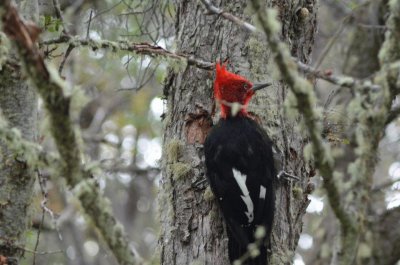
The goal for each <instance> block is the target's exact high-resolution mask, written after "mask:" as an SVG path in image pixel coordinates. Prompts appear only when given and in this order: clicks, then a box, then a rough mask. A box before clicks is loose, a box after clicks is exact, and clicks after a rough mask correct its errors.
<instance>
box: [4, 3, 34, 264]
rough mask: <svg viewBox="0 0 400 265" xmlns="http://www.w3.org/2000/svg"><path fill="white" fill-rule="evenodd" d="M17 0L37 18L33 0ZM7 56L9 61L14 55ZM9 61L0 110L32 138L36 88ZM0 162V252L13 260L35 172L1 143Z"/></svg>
mask: <svg viewBox="0 0 400 265" xmlns="http://www.w3.org/2000/svg"><path fill="white" fill-rule="evenodd" d="M20 2H21V1H17V3H19V4H20V5H21V8H20V11H21V14H24V15H25V17H26V18H27V19H30V20H33V21H37V16H38V7H37V4H38V3H37V1H34V0H33V1H28V2H26V3H25V5H23V6H22V4H21V3H20ZM3 41H4V39H3V40H1V42H3ZM0 45H4V43H0ZM10 52H11V53H10V54H12V51H10ZM8 58H9V59H10V61H12V60H13V58H14V57H13V56H12V55H10V56H9V57H8ZM10 61H7V62H5V64H4V65H2V66H1V67H0V108H1V112H2V115H3V117H4V118H5V119H6V120H7V122H8V124H9V126H10V127H15V128H18V129H19V130H20V131H21V134H22V137H23V138H25V139H26V140H29V141H35V140H36V122H37V96H36V91H35V89H34V88H32V86H30V85H28V84H27V83H26V80H25V78H24V77H23V75H22V73H21V69H20V67H19V66H18V65H14V64H13V63H9V62H10ZM0 166H1V168H0V256H4V257H8V262H9V263H8V264H14V263H15V264H17V263H18V260H19V258H20V257H21V256H22V254H23V247H24V245H25V235H24V233H25V232H26V230H27V229H28V227H29V226H30V218H29V206H30V203H31V199H32V194H33V183H34V181H35V174H34V170H33V169H32V168H31V167H29V166H28V164H27V163H26V162H25V161H24V159H21V158H20V159H19V158H18V157H16V156H15V154H13V153H12V152H10V151H9V150H8V149H7V148H6V147H5V146H4V145H1V156H0Z"/></svg>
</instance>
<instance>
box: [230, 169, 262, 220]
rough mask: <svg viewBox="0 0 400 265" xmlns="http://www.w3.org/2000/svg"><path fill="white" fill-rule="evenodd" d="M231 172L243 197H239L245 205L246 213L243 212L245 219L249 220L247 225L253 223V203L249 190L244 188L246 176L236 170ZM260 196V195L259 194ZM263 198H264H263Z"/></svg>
mask: <svg viewBox="0 0 400 265" xmlns="http://www.w3.org/2000/svg"><path fill="white" fill-rule="evenodd" d="M232 171H233V177H234V178H235V180H236V182H237V184H238V185H239V188H240V190H241V191H242V193H243V195H242V196H240V197H241V198H242V200H243V201H244V203H245V204H246V207H247V212H245V214H246V216H247V218H248V219H249V223H251V222H253V220H254V212H253V211H254V205H253V201H252V200H251V198H250V193H249V190H248V189H247V186H246V178H247V176H246V175H243V174H242V173H240V172H239V171H238V170H236V169H234V168H233V169H232ZM260 196H261V194H260ZM264 197H265V196H264Z"/></svg>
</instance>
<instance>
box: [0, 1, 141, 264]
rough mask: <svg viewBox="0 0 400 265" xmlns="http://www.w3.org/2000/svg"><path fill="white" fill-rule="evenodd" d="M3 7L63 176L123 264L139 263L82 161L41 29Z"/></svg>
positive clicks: (7, 28)
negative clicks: (47, 121)
mask: <svg viewBox="0 0 400 265" xmlns="http://www.w3.org/2000/svg"><path fill="white" fill-rule="evenodd" d="M0 8H1V9H3V10H2V12H1V14H2V22H3V24H2V26H3V31H4V32H5V33H6V35H7V36H8V38H9V39H10V40H12V41H13V42H14V44H15V46H16V47H17V52H18V55H19V57H20V60H21V61H22V62H23V65H24V70H25V72H26V75H27V76H28V77H29V78H30V80H31V82H32V84H34V85H35V86H36V89H37V91H38V92H39V94H40V95H41V97H42V99H43V101H44V105H45V108H46V110H47V112H48V115H49V117H50V123H51V133H52V135H53V137H54V140H55V142H56V145H57V148H58V151H59V153H60V158H61V161H60V162H61V167H60V175H62V176H63V177H64V178H65V179H66V181H67V183H68V184H69V185H70V186H71V187H75V191H76V192H77V196H78V198H79V200H80V202H81V204H82V206H83V209H84V210H85V212H86V213H87V214H88V215H89V217H90V218H91V221H92V222H93V223H94V224H95V225H96V227H97V228H98V231H99V232H100V234H101V235H102V236H103V238H104V240H105V242H106V243H107V244H108V246H109V247H110V249H111V250H112V252H113V253H114V255H115V257H116V258H117V260H118V261H119V263H120V264H137V263H138V261H137V258H136V257H135V255H134V253H133V251H132V249H131V248H130V246H129V242H128V240H127V239H126V236H125V233H124V231H123V227H122V226H121V225H120V224H118V223H117V221H116V220H115V218H114V216H113V214H112V212H111V209H110V207H109V205H110V203H109V201H108V200H107V199H106V198H104V196H103V195H102V194H101V192H100V190H99V189H98V185H97V183H96V181H95V180H94V179H93V178H92V176H91V174H90V172H88V171H86V170H85V169H84V168H83V165H82V164H81V161H82V158H81V152H80V150H79V148H78V143H77V136H76V134H75V131H74V128H73V125H72V122H71V119H70V116H69V111H70V99H69V98H68V97H66V96H64V92H63V91H64V89H65V87H66V83H65V82H64V81H63V80H62V79H61V78H60V77H59V75H58V74H57V72H56V71H54V70H52V69H49V68H48V67H47V66H46V64H45V63H44V60H43V57H42V55H41V54H40V52H39V50H38V48H37V46H36V44H35V41H36V39H37V37H38V28H37V27H36V26H35V25H32V24H28V23H26V22H24V21H23V20H22V19H21V17H20V16H19V14H18V13H17V10H16V8H15V7H14V6H13V5H12V4H11V1H10V0H4V1H2V2H0Z"/></svg>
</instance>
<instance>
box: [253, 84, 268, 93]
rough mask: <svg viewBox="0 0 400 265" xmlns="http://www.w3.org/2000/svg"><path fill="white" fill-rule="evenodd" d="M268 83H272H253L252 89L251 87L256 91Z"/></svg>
mask: <svg viewBox="0 0 400 265" xmlns="http://www.w3.org/2000/svg"><path fill="white" fill-rule="evenodd" d="M270 85H272V83H262V84H254V85H253V88H252V89H253V91H254V92H256V91H257V90H260V89H263V88H265V87H268V86H270Z"/></svg>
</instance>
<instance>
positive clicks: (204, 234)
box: [159, 0, 317, 265]
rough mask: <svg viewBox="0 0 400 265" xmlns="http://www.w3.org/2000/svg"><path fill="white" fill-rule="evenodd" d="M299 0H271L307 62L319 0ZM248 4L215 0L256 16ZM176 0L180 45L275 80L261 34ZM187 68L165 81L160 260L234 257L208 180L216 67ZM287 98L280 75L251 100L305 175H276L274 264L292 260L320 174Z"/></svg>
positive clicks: (289, 166) (287, 164) (285, 163)
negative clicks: (312, 181)
mask: <svg viewBox="0 0 400 265" xmlns="http://www.w3.org/2000/svg"><path fill="white" fill-rule="evenodd" d="M295 2H296V3H297V2H298V1H290V0H285V1H274V0H273V1H265V2H264V4H265V5H267V6H269V7H271V6H273V7H276V8H277V10H278V11H279V18H280V20H281V22H282V35H281V38H282V39H283V40H284V41H285V42H286V43H289V44H290V50H291V52H292V55H293V56H296V57H297V58H299V60H301V61H303V62H307V61H308V58H309V55H310V52H311V47H312V44H313V41H314V33H315V30H316V12H317V8H316V6H315V4H316V1H313V0H309V1H301V4H295ZM246 3H247V1H245V0H235V1H224V0H222V1H214V5H216V6H219V7H221V8H222V9H224V10H225V11H228V12H231V13H233V14H234V15H236V16H238V17H240V18H243V19H244V20H246V21H250V14H251V13H252V11H251V10H250V9H249V8H248V7H247V6H246ZM176 6H177V20H176V36H177V39H178V43H177V48H178V51H179V52H182V53H185V54H192V55H194V56H195V57H198V58H201V59H203V60H205V61H211V62H215V61H217V60H222V61H223V60H225V59H229V68H230V69H231V70H233V71H235V72H237V73H240V74H242V75H244V76H247V77H249V78H250V79H252V80H253V81H270V80H271V79H272V73H273V72H274V66H273V63H272V58H271V56H270V51H269V48H268V46H267V45H266V44H265V41H264V40H263V39H262V38H261V37H260V38H258V37H254V36H251V35H250V34H249V33H248V32H245V31H243V30H242V29H240V28H239V27H238V26H237V25H235V24H232V23H231V22H228V21H225V20H223V19H221V18H220V17H219V16H212V15H211V16H210V15H205V11H204V8H203V6H202V5H201V3H200V2H198V1H180V2H177V3H176ZM182 68H183V71H181V72H180V73H173V72H172V71H171V73H170V74H169V77H168V78H167V82H166V85H165V88H164V96H165V97H166V99H167V102H168V104H167V109H168V110H167V113H166V116H165V121H164V122H165V132H164V157H163V163H162V179H161V191H160V194H159V204H160V219H161V223H162V232H161V237H160V251H161V253H160V255H161V264H168V265H169V264H192V263H193V264H197V263H198V264H221V265H224V264H229V262H228V259H227V240H226V236H225V233H224V227H223V222H222V217H221V214H220V212H219V209H218V207H217V205H216V203H215V202H214V200H213V198H212V196H211V195H210V194H211V193H210V191H209V189H208V188H206V187H207V184H206V182H205V181H204V180H205V170H204V163H203V162H204V156H203V140H204V138H205V136H206V134H207V132H208V129H209V128H210V126H211V122H212V121H211V118H210V115H209V114H210V113H212V109H213V107H212V106H213V104H214V102H213V101H212V80H213V73H211V72H206V71H204V70H199V69H196V68H192V67H188V66H182ZM285 97H286V88H285V85H284V84H283V83H282V82H276V83H274V86H273V88H272V89H269V90H268V91H265V92H263V93H260V94H258V95H257V96H256V98H255V99H254V100H253V103H252V105H251V106H250V108H251V110H252V111H253V112H254V113H255V114H256V115H257V116H259V117H260V119H261V121H262V123H263V125H264V126H265V128H266V129H267V130H268V132H269V134H270V135H271V136H272V137H273V139H274V141H275V142H276V144H277V147H278V148H279V149H280V150H281V151H282V159H281V160H282V163H281V165H280V166H281V167H283V168H284V169H285V170H286V171H289V172H290V173H292V174H295V175H297V176H299V177H300V178H301V181H299V182H296V183H293V182H289V181H286V180H279V181H277V184H276V185H277V194H276V204H277V211H276V217H275V225H274V228H273V234H272V252H271V253H272V255H271V253H270V255H269V256H270V257H269V259H270V263H271V264H290V263H291V261H292V259H293V256H294V252H295V249H296V246H297V242H298V238H299V235H300V232H301V229H302V224H303V223H302V216H303V215H304V214H305V209H306V207H307V205H308V199H307V194H308V193H309V192H310V191H311V187H310V186H309V185H308V180H309V178H310V177H311V176H312V174H313V170H312V169H311V168H310V167H309V166H308V164H307V163H306V162H305V159H304V157H303V155H302V154H303V150H302V149H303V147H304V145H305V143H306V141H305V140H304V135H303V134H302V132H301V131H299V130H296V129H295V128H296V127H295V126H294V125H295V124H297V121H298V120H297V118H296V117H293V116H292V115H290V111H282V110H283V109H285V108H284V106H283V101H284V98H285ZM199 104H200V105H202V106H204V109H203V108H202V107H199V106H198V105H199ZM204 110H207V111H208V113H206V112H205V111H204Z"/></svg>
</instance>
